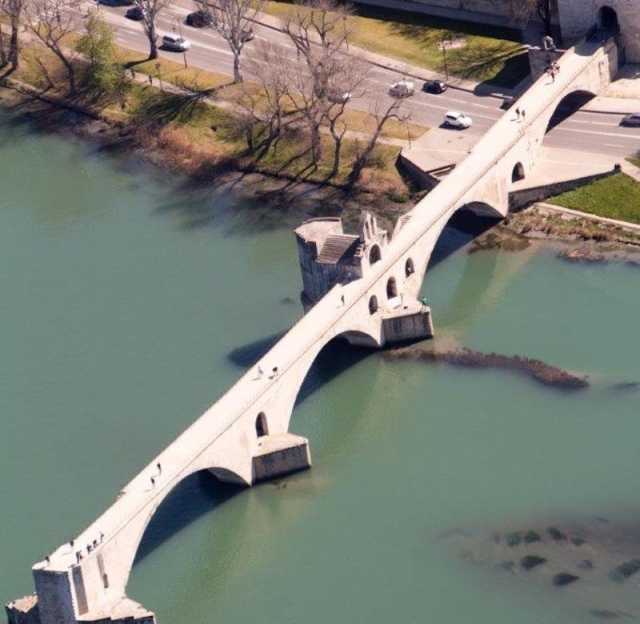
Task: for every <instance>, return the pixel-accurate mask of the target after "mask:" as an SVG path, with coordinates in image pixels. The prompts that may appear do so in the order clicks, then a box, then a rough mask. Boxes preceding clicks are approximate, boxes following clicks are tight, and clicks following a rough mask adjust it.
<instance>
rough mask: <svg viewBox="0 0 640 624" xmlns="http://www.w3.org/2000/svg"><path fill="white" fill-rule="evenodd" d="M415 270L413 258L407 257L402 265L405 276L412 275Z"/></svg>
mask: <svg viewBox="0 0 640 624" xmlns="http://www.w3.org/2000/svg"><path fill="white" fill-rule="evenodd" d="M415 272H416V267H415V266H414V264H413V260H412V259H411V258H407V261H406V262H405V265H404V274H405V276H406V277H409V276H411V275H413V274H414V273H415Z"/></svg>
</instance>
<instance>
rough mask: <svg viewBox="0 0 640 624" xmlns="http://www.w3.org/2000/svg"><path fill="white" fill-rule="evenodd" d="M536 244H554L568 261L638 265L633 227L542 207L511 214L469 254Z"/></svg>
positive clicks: (639, 248) (639, 247)
mask: <svg viewBox="0 0 640 624" xmlns="http://www.w3.org/2000/svg"><path fill="white" fill-rule="evenodd" d="M535 241H538V242H544V243H546V244H550V245H554V246H555V247H556V248H557V250H558V255H559V256H560V257H562V258H564V259H566V260H568V261H582V262H606V261H608V260H612V261H625V262H630V263H634V264H635V263H640V232H639V231H638V230H637V228H636V227H635V226H634V225H633V224H629V225H628V227H627V226H624V225H621V224H613V223H610V222H608V221H607V220H600V219H599V218H598V217H597V216H589V215H577V214H576V213H575V211H567V212H563V211H561V210H560V209H558V208H556V207H546V206H545V205H544V204H536V205H534V206H531V207H530V208H526V209H524V210H521V211H520V212H515V213H512V214H510V215H509V216H508V217H507V218H506V219H505V220H504V221H503V222H502V223H500V224H498V225H497V226H495V227H493V228H492V229H491V230H489V231H488V232H486V233H484V234H482V235H480V236H479V237H477V238H476V239H475V240H474V242H473V244H472V246H471V247H470V250H469V251H470V253H473V252H475V251H480V250H483V249H503V250H505V251H519V250H521V249H524V248H526V247H527V246H528V245H529V244H531V242H535Z"/></svg>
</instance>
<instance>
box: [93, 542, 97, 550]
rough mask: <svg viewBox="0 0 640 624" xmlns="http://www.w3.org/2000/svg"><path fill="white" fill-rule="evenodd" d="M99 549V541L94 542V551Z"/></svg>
mask: <svg viewBox="0 0 640 624" xmlns="http://www.w3.org/2000/svg"><path fill="white" fill-rule="evenodd" d="M96 548H98V540H93V549H94V550H95V549H96Z"/></svg>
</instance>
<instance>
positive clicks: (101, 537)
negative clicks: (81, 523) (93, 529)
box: [100, 531, 104, 544]
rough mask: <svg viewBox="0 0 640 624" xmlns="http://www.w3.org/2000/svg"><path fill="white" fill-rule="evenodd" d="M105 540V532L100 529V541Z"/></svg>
mask: <svg viewBox="0 0 640 624" xmlns="http://www.w3.org/2000/svg"><path fill="white" fill-rule="evenodd" d="M103 541H104V533H103V532H102V531H100V543H101V544H102V542H103Z"/></svg>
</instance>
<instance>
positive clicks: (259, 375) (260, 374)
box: [256, 366, 264, 379]
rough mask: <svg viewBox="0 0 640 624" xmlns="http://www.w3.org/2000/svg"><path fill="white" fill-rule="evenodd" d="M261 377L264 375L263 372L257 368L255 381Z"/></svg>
mask: <svg viewBox="0 0 640 624" xmlns="http://www.w3.org/2000/svg"><path fill="white" fill-rule="evenodd" d="M262 375H264V371H263V370H262V369H261V368H260V367H259V366H258V376H257V377H256V379H262Z"/></svg>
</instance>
